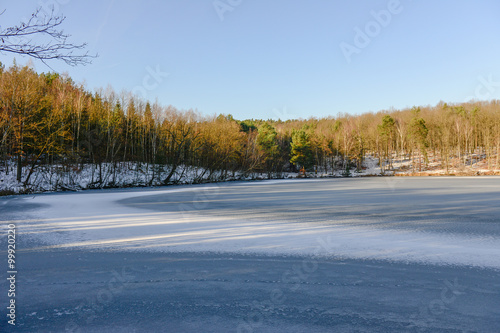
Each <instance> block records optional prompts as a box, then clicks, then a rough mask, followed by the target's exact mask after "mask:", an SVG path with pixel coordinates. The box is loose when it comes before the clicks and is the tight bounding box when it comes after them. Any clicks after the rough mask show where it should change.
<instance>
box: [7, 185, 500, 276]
mask: <svg viewBox="0 0 500 333" xmlns="http://www.w3.org/2000/svg"><path fill="white" fill-rule="evenodd" d="M450 180H453V179H450ZM483 180H485V181H487V182H489V183H491V182H492V181H493V182H497V181H498V180H497V179H496V178H492V179H484V178H483ZM368 183H369V184H368ZM411 183H412V184H408V183H405V182H402V183H398V184H397V187H398V189H400V190H401V189H404V190H405V191H406V189H405V186H407V185H409V186H408V191H410V190H412V191H413V190H414V188H413V187H415V186H416V187H417V188H420V187H421V189H422V190H425V189H426V186H428V185H429V184H427V183H424V184H421V183H422V182H421V181H419V182H411ZM282 184H286V186H287V187H286V189H284V188H280V187H279V186H282ZM365 184H368V185H369V186H367V185H365ZM410 185H411V186H410ZM456 185H460V184H456ZM346 186H348V188H347V191H356V190H359V191H365V192H367V191H368V190H370V189H372V188H375V189H376V191H379V190H380V188H381V189H382V190H384V191H386V192H387V193H393V192H391V191H392V190H393V188H392V189H389V188H387V184H385V182H384V180H383V179H370V180H369V181H368V180H359V181H358V182H357V184H356V185H352V182H347V181H345V180H341V179H337V180H326V181H324V182H323V181H320V180H317V181H307V180H305V181H304V180H297V181H293V182H290V181H270V182H268V181H265V182H259V183H234V184H223V185H216V184H209V185H204V186H196V187H183V188H176V189H161V190H144V191H141V190H134V191H103V192H86V193H64V194H49V195H35V196H29V197H17V198H12V199H10V200H20V201H22V202H26V203H30V204H37V205H40V207H41V208H37V209H35V210H34V211H32V212H25V213H23V212H11V213H12V214H15V220H17V221H16V222H15V223H16V224H17V228H18V230H19V232H20V233H21V235H20V237H25V238H28V237H30V238H32V239H34V240H39V241H40V240H41V241H43V242H44V243H45V244H46V245H44V246H41V247H40V249H43V248H47V247H49V248H50V247H65V248H86V249H116V250H130V251H166V252H185V251H187V252H190V251H194V252H231V253H244V254H269V255H313V256H325V257H328V256H335V257H346V258H369V259H387V260H395V261H403V262H423V263H432V264H456V265H473V266H481V267H490V268H500V237H498V235H497V234H491V235H486V236H485V235H484V234H482V233H477V232H475V231H474V224H473V223H472V221H471V223H472V224H471V230H472V231H471V232H470V233H467V234H464V233H454V232H450V233H438V232H430V231H427V230H420V229H418V228H414V229H394V228H390V227H388V228H385V229H381V228H376V227H372V226H371V225H367V224H366V223H358V222H357V221H356V220H352V221H349V223H346V222H345V221H343V220H341V219H340V220H339V218H341V216H336V217H335V216H334V219H331V220H330V219H329V220H325V221H323V223H317V222H314V223H313V222H311V221H310V220H308V215H309V213H308V209H304V212H303V213H302V216H303V221H301V222H300V223H297V222H296V221H286V220H285V221H283V220H281V221H276V220H271V219H266V215H263V216H262V217H255V218H249V217H247V216H245V215H243V214H238V213H237V212H235V213H234V214H233V213H231V211H227V210H224V209H222V210H220V212H221V213H220V214H216V215H214V214H212V213H210V214H206V213H204V209H206V208H207V209H210V208H214V207H215V204H216V203H217V200H218V199H217V197H218V193H222V192H227V191H231V193H232V194H231V197H232V199H233V200H234V201H233V203H227V204H228V205H233V204H234V205H238V204H239V203H241V204H245V203H248V202H251V201H255V200H257V201H259V205H261V203H260V202H262V205H266V202H268V203H269V204H267V205H268V207H269V209H274V208H273V207H274V206H273V205H274V204H276V203H273V202H277V203H278V205H279V206H276V207H282V208H283V207H290V209H291V208H293V207H297V206H299V207H300V202H293V201H292V202H282V201H279V200H280V192H281V191H283V190H286V191H291V190H293V191H297V192H298V193H307V195H308V198H313V201H314V202H315V201H317V200H326V201H325V202H329V201H328V200H332V199H331V196H333V198H335V195H339V199H338V200H341V197H342V196H343V194H342V193H339V194H336V191H338V190H339V189H341V188H342V187H346ZM353 186H357V187H353ZM370 186H372V187H370ZM373 186H375V187H373ZM383 187H385V188H383ZM306 189H307V192H304V190H306ZM325 189H326V190H325ZM328 189H329V190H328ZM436 190H437V189H436ZM479 190H481V191H482V189H481V188H480V189H479ZM493 190H494V188H492V189H490V190H489V191H492V192H491V195H493V196H494V195H496V196H498V192H495V191H493ZM273 191H274V192H273ZM439 191H441V192H442V193H443V194H442V195H443V196H446V195H447V193H449V194H451V193H455V192H456V188H454V187H450V188H443V189H439ZM182 192H192V196H191V197H192V198H193V199H192V200H190V201H186V200H184V199H183V198H184V197H182V196H181V194H182ZM473 192H474V191H472V192H471V198H472V197H473ZM233 193H234V194H233ZM259 193H266V194H267V195H268V196H269V195H270V196H269V197H268V198H266V200H264V201H262V200H263V199H262V196H261V195H260V194H259ZM270 193H271V194H270ZM374 193H375V192H374ZM377 193H378V192H377ZM408 193H410V192H408ZM370 197H371V194H370ZM397 197H398V200H399V202H401V203H403V202H405V204H406V203H408V204H411V202H412V201H414V200H415V199H414V196H413V195H412V194H411V193H410V194H397ZM268 199H269V200H268ZM2 200H5V201H6V206H7V207H8V206H9V202H8V200H9V199H7V198H4V199H2ZM124 200H128V202H129V204H126V205H125V204H123V202H124ZM139 200H140V201H141V202H142V203H141V205H139V204H138V203H137V204H135V203H134V202H139ZM360 200H363V201H362V202H363V204H371V203H370V202H367V201H366V200H365V199H363V198H361V199H360ZM372 200H375V199H372ZM432 200H433V199H432V197H429V203H428V204H429V205H430V206H432V207H433V209H434V206H433V205H434V204H435V203H434V202H432ZM355 204H356V203H352V204H351V205H355ZM283 205H284V206H283ZM287 205H288V206H287ZM148 206H149V207H151V208H153V207H161V208H162V209H164V210H163V211H158V210H154V209H149V208H148ZM4 207H5V205H4ZM139 207H142V209H141V208H139ZM144 207H146V208H147V209H144ZM234 207H236V206H234ZM445 208H446V207H445ZM217 209H218V208H217ZM217 209H216V210H217ZM284 209H285V210H286V208H284ZM492 209H496V208H494V207H492ZM21 214H22V215H21ZM11 216H14V215H11ZM299 220H302V218H300V219H299ZM386 222H387V224H388V225H389V224H390V223H389V221H386ZM431 222H432V221H431ZM431 222H426V223H431ZM377 223H378V224H380V223H384V221H380V222H377ZM436 223H437V222H436ZM492 223H493V224H492V225H493V227H495V226H496V223H498V221H497V220H495V221H492Z"/></svg>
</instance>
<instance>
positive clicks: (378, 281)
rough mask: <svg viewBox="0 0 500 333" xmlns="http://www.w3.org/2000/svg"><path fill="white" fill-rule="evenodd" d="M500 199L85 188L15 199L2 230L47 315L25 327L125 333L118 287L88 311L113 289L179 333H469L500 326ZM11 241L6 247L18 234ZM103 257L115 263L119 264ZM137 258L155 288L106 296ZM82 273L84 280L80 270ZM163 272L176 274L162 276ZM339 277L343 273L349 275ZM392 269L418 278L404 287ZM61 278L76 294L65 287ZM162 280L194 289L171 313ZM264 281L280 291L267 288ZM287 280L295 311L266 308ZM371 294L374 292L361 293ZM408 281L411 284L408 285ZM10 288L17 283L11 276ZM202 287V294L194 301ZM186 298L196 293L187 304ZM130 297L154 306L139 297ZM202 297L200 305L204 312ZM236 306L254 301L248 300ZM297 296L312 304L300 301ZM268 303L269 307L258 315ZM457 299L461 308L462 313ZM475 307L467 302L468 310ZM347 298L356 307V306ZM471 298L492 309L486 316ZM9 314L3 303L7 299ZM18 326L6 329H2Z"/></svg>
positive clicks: (386, 188)
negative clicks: (252, 318)
mask: <svg viewBox="0 0 500 333" xmlns="http://www.w3.org/2000/svg"><path fill="white" fill-rule="evenodd" d="M499 189H500V178H495V177H480V178H478V177H469V178H468V177H462V178H454V177H440V178H422V177H419V178H407V177H405V178H399V177H389V178H359V179H326V180H325V179H323V180H322V179H317V180H316V179H315V180H274V181H263V182H236V183H223V184H210V185H195V186H179V187H169V188H158V189H146V190H144V189H130V190H105V191H85V192H82V193H56V194H41V195H29V196H16V197H5V198H0V214H1V215H0V216H1V217H0V220H3V221H4V223H3V225H4V226H3V228H4V229H6V226H7V222H13V223H15V225H16V228H17V231H18V234H19V236H18V248H19V251H20V257H19V260H20V261H21V262H22V261H23V257H24V258H26V259H25V260H26V261H25V263H24V267H25V273H20V275H21V280H20V281H21V282H20V283H24V285H25V289H26V290H30V293H31V294H30V295H31V297H28V295H26V296H24V297H25V298H23V300H24V301H25V309H29V311H31V312H29V313H28V312H25V313H22V316H20V319H19V320H20V322H23V321H24V323H25V326H23V327H24V328H23V329H24V331H31V332H35V331H38V330H39V331H46V329H47V328H49V327H57V329H56V330H55V331H64V330H68V325H70V324H71V325H73V324H75V325H76V326H77V327H79V328H80V329H81V328H82V327H85V326H86V325H87V324H88V325H90V326H92V325H94V326H92V327H93V328H92V330H80V331H82V332H84V331H96V332H97V331H110V327H111V326H109V322H106V319H105V318H107V317H106V316H107V315H106V314H109V316H111V319H112V320H119V318H122V317H120V316H122V315H123V314H121V313H126V312H127V311H129V310H130V309H129V308H120V307H119V306H118V307H117V306H111V305H109V304H108V303H113V304H115V301H113V302H111V301H110V302H105V301H104V300H102V299H103V296H102V295H104V294H102V293H101V294H102V295H101V296H102V297H101V302H100V304H101V305H104V304H106V305H107V307H104V306H99V307H97V308H98V309H100V310H99V311H97V310H96V309H94V308H93V307H91V306H89V305H88V304H89V302H90V301H83V305H81V304H80V303H82V301H81V298H83V299H85V296H84V295H85V294H88V293H89V292H90V293H94V294H96V293H97V294H96V295H99V290H101V291H102V289H103V288H104V291H106V292H107V295H108V298H109V295H112V296H113V297H114V299H115V300H117V299H120V302H123V304H128V306H138V304H137V303H136V302H139V301H138V299H142V301H143V303H141V304H143V305H144V304H146V305H148V304H149V306H150V307H151V308H150V312H151V313H155V314H157V316H161V314H162V311H164V310H165V309H167V308H168V311H170V312H172V313H170V314H169V315H168V316H167V315H166V314H165V313H163V316H167V317H168V318H170V319H171V321H170V322H171V323H172V325H173V326H172V328H173V329H172V330H171V331H174V332H175V331H178V332H181V331H199V329H200V328H202V327H203V328H205V331H214V332H217V331H219V332H225V331H233V332H259V331H260V332H266V331H288V332H290V331H294V330H295V331H297V332H300V331H311V332H313V331H318V332H320V331H324V329H325V328H327V327H334V326H335V327H337V326H336V325H337V324H338V325H340V326H338V327H337V328H338V331H351V330H352V328H353V327H354V328H357V329H358V330H359V331H380V332H383V331H385V329H386V328H388V327H389V328H392V329H393V330H392V331H427V330H428V331H435V330H436V329H438V330H440V331H447V330H450V331H454V330H456V329H460V328H462V327H467V328H468V329H471V330H473V329H474V328H477V327H481V328H482V329H479V331H489V328H491V327H493V326H488V325H489V324H487V323H492V324H491V325H493V324H494V323H496V324H498V318H500V313H499V310H498V309H499V308H500V306H499V305H500V298H499V296H500V294H499V291H498V290H500V284H499V283H498V281H499V279H498V272H499V271H500V218H499V216H500V205H499V204H498V203H499V202H500V190H499ZM0 245H2V248H5V247H6V246H4V245H5V240H4V239H2V243H0ZM127 253H128V254H127ZM187 253H188V254H187ZM4 257H6V255H4ZM99 258H106V260H108V264H107V265H108V268H106V267H104V266H102V265H103V264H102V263H99V261H100V259H99ZM165 258H168V259H165ZM232 258H240V259H239V261H234V260H233V259H232ZM301 258H302V259H301ZM307 258H309V259H307ZM311 258H314V261H311V260H312V259H311ZM54 260H55V262H54ZM123 260H129V261H130V262H129V263H130V264H131V265H132V266H131V267H133V268H134V269H135V271H134V272H131V271H130V272H128V273H127V274H126V275H127V276H134V278H133V279H132V280H131V281H129V282H130V283H137V284H140V285H141V286H142V287H143V288H147V291H145V290H143V291H139V290H137V289H136V288H135V287H134V288H131V289H127V290H128V291H126V292H124V293H123V294H122V293H121V292H120V293H119V295H115V293H110V291H109V288H108V289H106V288H107V287H105V286H106V283H107V282H109V281H111V279H113V277H112V276H113V274H115V273H116V272H119V271H120V269H121V268H120V267H122V266H123V263H124V261H123ZM78 261H81V265H80V264H78ZM132 262H133V264H132ZM146 262H147V264H145V265H143V264H144V263H146ZM189 262H191V263H192V264H189ZM320 262H321V263H322V264H321V265H320V264H319V263H320ZM42 263H45V264H42ZM58 263H59V264H58ZM184 264H186V265H184ZM20 265H22V264H20ZM183 265H184V266H183ZM254 265H257V266H259V265H261V267H260V268H256V267H255V266H254ZM69 267H71V269H70V270H71V271H72V272H69V271H67V269H68V268H69ZM158 267H162V269H163V270H166V273H165V272H164V273H165V274H163V275H162V273H161V272H160V271H159V270H158ZM297 267H298V268H297ZM328 267H330V268H328ZM373 267H378V268H377V269H374V268H373ZM264 268H265V269H264ZM106 269H108V271H106ZM325 269H327V270H326V271H325ZM330 269H331V270H330ZM344 269H345V270H344ZM263 270H264V271H263ZM274 270H276V271H274ZM110 271H111V273H109V272H110ZM216 271H217V273H215V272H216ZM288 271H290V272H291V273H290V274H289V277H288V280H289V281H286V277H285V275H286V272H288ZM21 272H22V271H21ZM106 272H108V273H106ZM112 272H115V273H112ZM332 272H336V273H335V274H334V275H335V277H332V276H331V274H332ZM23 274H25V275H24V277H23ZM106 274H108V275H106ZM214 274H215V275H214ZM392 274H395V275H398V276H399V277H398V281H404V282H402V283H400V282H397V281H396V282H395V281H394V280H393V277H392V276H391V275H392ZM115 275H116V274H115ZM55 276H57V278H58V279H59V280H58V281H67V282H66V284H64V283H62V284H61V285H59V284H58V283H59V282H56V283H55V285H53V284H51V282H50V280H51V279H53V278H54V277H55ZM214 276H216V277H217V278H214ZM122 278H123V277H122ZM116 279H117V278H115V280H116ZM179 279H180V280H179ZM197 279H202V281H204V280H206V281H210V282H209V283H208V282H207V284H204V286H205V287H206V288H208V289H205V287H203V285H198V284H196V285H193V284H192V283H188V282H189V281H191V282H193V281H198V280H197ZM332 279H334V280H332ZM455 279H458V281H459V282H456V281H455ZM181 280H182V281H184V282H182V281H181ZM68 281H69V282H68ZM148 281H149V282H148ZM154 281H157V282H158V283H160V282H161V285H162V288H166V289H165V290H169V294H168V295H170V296H171V295H173V294H176V293H177V292H179V293H181V294H182V295H183V296H182V295H180V296H179V295H177V296H175V297H174V298H173V299H170V298H169V297H170V296H168V295H165V297H167V298H169V299H170V301H169V302H168V304H166V303H165V304H164V303H162V301H161V300H158V299H157V298H156V297H157V296H155V294H157V293H160V294H163V293H164V291H161V290H163V289H161V290H160V289H156V288H157V287H158V286H157V285H152V284H149V283H153V282H154ZM186 281H188V282H186ZM245 281H248V283H250V285H248V284H246V283H247V282H245ZM259 281H267V282H265V283H269V285H267V286H266V287H263V286H261V285H259V283H260V282H259ZM339 281H343V282H341V283H340V282H339ZM453 281H455V282H453ZM181 282H182V283H181ZM218 283H223V284H224V287H220V286H219V287H220V288H222V289H223V290H224V291H223V292H221V293H220V295H219V293H218V292H216V291H217V290H219V289H218V288H219V287H217V286H216V285H217V284H218ZM226 283H228V284H229V285H230V287H228V284H226ZM263 283H264V282H263ZM274 283H277V284H278V285H273V284H274ZM282 283H292V284H293V285H294V286H295V284H297V286H300V285H302V284H304V285H305V286H304V288H306V289H305V290H307V292H306V291H305V290H304V291H300V292H296V291H297V290H296V289H299V288H298V287H297V288H295V287H287V288H286V290H287V301H283V302H280V303H279V305H280V306H281V308H280V307H278V308H280V309H281V310H280V309H277V307H276V306H275V307H273V308H272V309H269V305H266V306H264V305H262V304H263V303H262V302H264V301H262V299H264V300H265V299H266V298H267V299H269V295H270V294H271V295H272V293H273V290H275V289H276V288H278V290H281V289H283V288H284V287H283V285H282ZM331 283H333V284H334V285H335V286H336V287H335V288H334V289H335V292H336V293H337V295H338V293H341V294H343V295H344V296H342V297H340V296H338V297H336V298H335V300H333V299H324V300H321V301H320V300H318V298H319V299H323V297H327V296H324V295H323V294H322V293H323V292H325V291H326V290H329V292H333V291H332V290H330V289H331V288H333V287H332V285H331ZM339 283H340V284H339ZM342 283H343V284H344V286H347V287H346V288H343V287H342V285H343V284H342ZM393 283H394V284H393ZM450 283H451V284H452V285H453V284H454V283H455V284H456V283H462V284H464V283H465V284H466V286H465V287H464V288H468V294H467V295H468V296H462V295H463V294H464V293H465V292H464V291H463V290H458V289H457V290H455V289H450V288H451V287H449V286H448V285H449V284H450ZM81 284H83V285H81ZM309 284H311V285H309ZM37 285H38V287H37ZM96 285H97V286H96ZM357 285H360V288H361V290H362V291H360V290H358V289H356V288H355V286H357ZM401 285H403V287H402V289H399V287H397V288H395V286H401ZM99 286H101V287H99ZM175 286H178V287H179V288H180V289H179V290H176V287H175ZM279 286H281V287H279ZM443 286H444V287H443ZM0 287H1V288H4V289H5V288H6V287H7V285H6V284H5V282H4V283H3V284H0ZM68 288H69V289H68ZM99 288H100V289H99ZM151 288H152V289H151ZM193 288H194V289H196V293H197V294H196V295H193V294H190V290H194V289H193ZM228 288H229V289H228ZM249 288H250V289H249ZM251 288H255V294H253V292H252V289H251ZM280 288H281V289H280ZM352 288H354V289H355V290H351V289H352ZM443 288H448V289H446V290H448V293H451V294H448V296H447V298H445V299H444V300H443V296H440V295H442V294H443V292H441V291H442V289H443ZM42 289H43V291H42ZM50 290H52V291H54V292H58V293H60V292H62V293H63V295H62V296H60V298H61V299H59V301H58V302H60V303H64V306H62V305H61V306H59V307H57V308H55V310H54V311H55V312H51V311H52V307H55V306H56V305H47V304H52V303H53V301H49V299H50V295H51V292H50ZM96 290H97V291H96ZM155 290H156V291H155ZM349 290H351V291H349ZM446 290H445V292H444V294H446V292H447V291H446ZM181 291H182V292H181ZM219 291H220V290H219ZM388 292H390V295H393V296H390V297H389V296H388V294H387V293H388ZM72 293H74V294H72ZM141 293H143V294H141ZM183 293H184V294H183ZM350 293H352V294H350ZM398 293H401V295H399V294H398ZM396 294H398V295H399V296H394V295H396ZM33 295H36V297H34V298H33ZM72 295H73V297H72ZM141 295H143V296H141ZM144 295H146V296H144ZM243 295H244V296H243ZM266 295H267V296H266ZM322 295H323V296H322ZM349 295H351V296H352V295H356V296H355V297H354V296H352V297H354V298H350V297H351V296H349ZM404 295H406V296H404ZM408 295H410V296H408ZM423 295H425V296H423ZM450 295H451V296H450ZM181 296H182V297H185V299H184V301H182V302H181V301H179V298H178V297H181ZM452 296H453V297H452ZM459 296H460V297H459ZM113 297H111V298H113ZM122 297H125V298H127V297H132V298H134V297H135V298H138V299H135V300H134V301H133V302H132V301H131V300H130V299H122ZM143 297H146V298H143ZM186 297H187V299H190V298H192V299H196V300H192V302H194V303H192V302H191V303H190V302H189V301H187V300H186ZM219 297H222V298H221V299H219ZM235 297H236V298H238V297H240V298H238V301H237V303H238V302H239V303H238V304H237V305H235V303H234V302H236V301H235ZM241 297H243V299H242V298H241ZM277 297H278V299H280V296H279V295H278V296H277ZM294 297H298V299H296V300H294V301H293V302H292V299H294ZM405 297H416V300H413V301H408V302H409V303H408V304H411V306H410V307H409V308H405V309H404V310H401V312H398V307H400V306H401V304H402V303H404V302H405ZM421 297H422V298H421ZM433 297H435V299H433ZM327 298H328V297H327ZM56 299H58V298H57V297H56ZM153 299H154V300H155V301H152V300H153ZM256 299H260V301H258V302H257V305H255V304H254V303H255V300H256ZM271 299H272V297H271ZM450 299H453V302H451V301H450V302H449V303H448V300H450ZM455 299H457V300H456V301H455ZM459 299H462V302H464V300H467V301H466V302H465V304H464V303H460V302H459V301H458V300H459ZM364 301H366V302H368V303H369V304H370V305H369V306H368V305H365V304H363V303H364ZM432 301H436V302H437V303H439V309H440V311H441V312H443V313H445V315H443V316H440V317H439V316H438V317H437V318H436V317H435V316H434V315H432V316H430V318H431V320H430V321H429V315H423V314H422V311H424V310H425V309H424V310H422V309H419V307H421V306H422V304H423V306H424V308H429V306H428V305H429V304H430V303H432ZM176 302H177V303H176ZM196 302H197V303H196ZM289 302H291V303H289ZM301 302H302V303H301ZM318 302H319V303H318ZM332 302H333V303H332ZM335 302H341V303H342V304H343V305H342V307H340V308H339V307H337V306H336V305H335ZM436 302H434V303H432V304H434V305H435V304H437V303H436ZM471 302H472V303H471ZM481 302H482V303H481ZM97 303H99V299H97ZM195 303H196V304H195ZM275 303H276V302H275ZM368 303H367V304H368ZM476 303H477V304H476ZM5 304H6V303H5ZM58 304H59V303H58ZM158 304H163V308H162V307H160V308H158V307H157V305H158ZM176 304H178V307H177V308H176ZM203 304H205V305H203ZM252 304H253V305H252ZM259 304H260V305H259ZM294 304H295V305H294ZM300 304H303V308H301V306H300ZM318 304H321V305H318ZM377 304H378V305H377ZM408 304H407V305H408ZM470 304H476V309H475V310H474V309H471V308H470V307H469V305H470ZM0 305H1V306H2V307H3V305H4V300H3V299H2V304H0ZM434 305H433V306H434ZM124 306H125V305H124ZM196 306H201V308H200V309H198V308H196ZM203 306H206V308H204V307H203ZM366 306H368V308H366ZM86 307H87V308H90V309H91V310H89V311H90V312H92V311H93V312H92V313H94V312H97V314H93V315H92V316H97V318H99V319H98V320H94V319H93V320H91V321H90V322H89V320H88V318H89V315H88V314H87V315H85V316H83V315H82V312H81V311H82V310H81V309H82V308H86ZM193 307H194V308H193ZM247 307H249V308H247ZM252 307H253V308H255V307H256V308H257V309H260V310H258V311H257V314H261V315H262V313H268V314H269V315H270V318H267V317H266V316H264V317H266V318H267V319H266V320H264V319H262V322H259V325H257V324H256V322H249V321H248V320H249V319H248V318H246V317H245V315H244V314H245V313H248V312H249V311H250V310H252V309H253V308H252ZM282 307H285V308H286V309H285V310H284V309H282ZM378 307H380V309H378ZM430 308H431V310H432V309H433V308H432V307H430ZM162 309H163V310H162ZM203 309H205V310H203ZM207 309H209V310H207ZM381 309H385V310H384V311H382V310H381ZM56 310H57V311H56ZM428 310H429V309H427V310H425V311H428ZM434 310H435V309H434ZM20 311H22V310H20ZM145 311H146V312H147V308H146V309H145ZM204 311H205V312H204ZM280 311H281V312H280ZM287 311H288V312H287ZM294 311H298V313H299V314H300V315H299V317H301V316H302V317H303V321H300V320H299V321H293V320H292V319H291V318H294V317H297V314H295V315H294ZM304 311H306V313H304ZM307 311H312V312H307ZM315 311H316V312H315ZM332 311H333V312H332ZM387 311H389V312H387ZM225 312H227V313H225ZM434 312H436V313H438V312H439V311H438V310H436V311H434ZM434 312H433V311H431V313H434ZM33 313H34V314H33ZM40 313H43V315H41V314H40ZM30 314H31V316H30ZM422 316H424V317H425V318H427V319H425V320H424V319H422V318H420V317H422ZM82 317H83V318H82ZM302 317H301V318H302ZM158 318H160V317H154V316H153V317H151V318H150V320H152V321H155V320H156V321H157V320H158ZM335 318H337V319H335ZM419 318H420V319H419ZM49 319H50V320H49ZM108 319H109V318H108ZM85 320H86V321H85ZM140 322H141V321H140V318H139V319H137V321H128V322H127V324H126V327H125V328H126V329H125V328H123V329H117V331H130V332H136V331H137V332H142V331H155V327H156V328H158V327H161V325H160V324H161V323H160V322H159V321H158V322H154V323H149V324H151V325H153V326H151V327H150V328H149V329H145V328H144V327H146V326H141V325H139V324H138V323H140ZM155 323H156V324H157V325H160V326H154V325H156V324H155ZM162 323H163V322H162ZM174 323H175V325H174ZM336 323H337V324H336ZM4 324H5V323H0V328H1V327H5V326H2V325H4ZM163 324H165V323H163ZM496 324H495V325H496ZM51 325H55V326H51ZM71 325H70V326H71ZM106 325H108V326H106ZM124 325H125V324H124ZM190 325H191V326H190ZM245 325H246V326H245ZM248 325H250V326H248ZM90 326H89V327H90ZM141 327H143V328H142V329H141ZM147 327H149V326H147ZM280 327H281V328H280ZM370 327H372V328H376V329H373V330H371V329H370ZM278 328H280V329H278ZM70 331H71V330H70ZM73 331H77V330H73ZM202 331H203V329H202Z"/></svg>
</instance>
